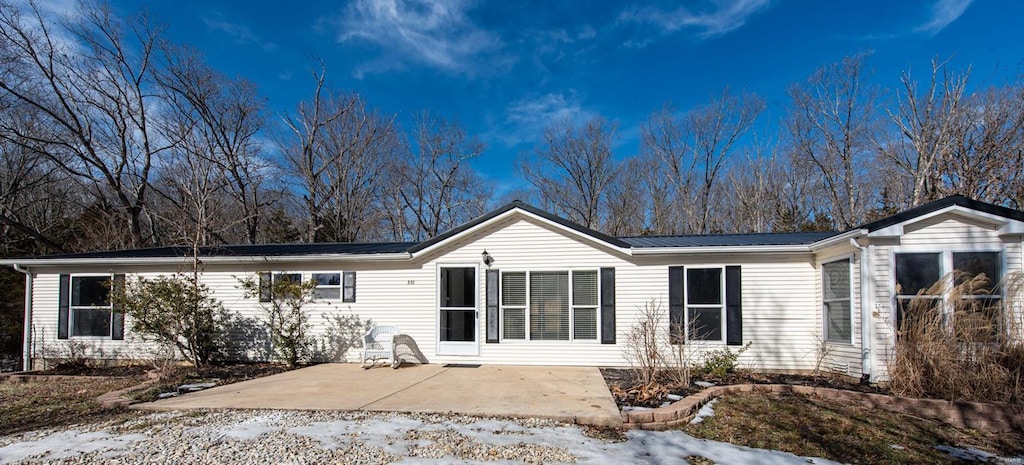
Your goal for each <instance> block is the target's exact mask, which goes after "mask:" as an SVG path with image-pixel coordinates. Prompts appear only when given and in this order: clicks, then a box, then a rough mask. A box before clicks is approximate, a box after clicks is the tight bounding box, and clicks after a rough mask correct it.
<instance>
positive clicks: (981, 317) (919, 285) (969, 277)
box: [894, 251, 1002, 340]
mask: <svg viewBox="0 0 1024 465" xmlns="http://www.w3.org/2000/svg"><path fill="white" fill-rule="evenodd" d="M1001 257H1002V255H1001V253H1000V252H949V251H947V252H935V253H897V254H896V255H895V257H894V260H895V265H896V270H895V275H896V276H895V290H896V328H897V329H898V330H899V331H906V330H909V329H911V328H910V327H906V326H905V325H907V324H916V323H915V321H917V320H919V319H920V318H921V317H927V315H924V314H925V313H926V310H929V309H935V310H939V312H938V313H937V314H936V315H938V317H939V318H940V319H941V321H944V322H947V323H948V322H950V320H952V323H953V328H954V330H955V331H956V333H957V336H958V337H962V338H963V337H966V338H967V339H971V340H975V339H976V338H975V337H974V336H977V334H973V335H968V334H965V333H964V332H965V331H966V329H964V327H966V326H968V322H969V321H970V322H971V323H970V325H969V326H971V327H972V328H983V331H984V332H985V333H986V334H995V331H997V330H998V327H999V322H1000V318H1001V305H1002V288H1001V286H1000V280H1001V279H1002V266H1001V263H1002V261H1001ZM950 275H951V276H952V277H951V278H948V276H950ZM944 277H947V278H944ZM943 279H950V280H951V281H946V282H944V283H943V282H942V281H943ZM950 285H952V286H955V287H956V289H957V292H956V295H957V297H958V300H956V301H949V302H945V301H944V300H945V299H946V297H947V296H949V294H950ZM944 304H948V305H944Z"/></svg>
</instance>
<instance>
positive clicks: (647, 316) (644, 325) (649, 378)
mask: <svg viewBox="0 0 1024 465" xmlns="http://www.w3.org/2000/svg"><path fill="white" fill-rule="evenodd" d="M637 309H638V310H639V312H638V314H637V317H638V320H637V322H636V324H634V325H633V328H632V329H631V330H630V331H629V334H627V335H626V353H625V355H626V359H627V360H629V363H630V365H632V366H633V370H635V371H636V374H637V378H639V379H640V383H641V384H642V385H643V386H651V385H652V384H654V383H655V375H656V374H657V371H658V367H659V366H660V365H661V363H662V356H661V338H662V336H661V333H660V332H659V330H658V327H659V325H660V323H661V322H662V321H663V318H664V316H665V311H664V309H662V307H661V303H660V302H658V300H657V299H651V300H649V301H647V303H645V304H644V306H643V307H637Z"/></svg>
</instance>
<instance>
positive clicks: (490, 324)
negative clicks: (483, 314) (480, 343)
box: [485, 270, 501, 344]
mask: <svg viewBox="0 0 1024 465" xmlns="http://www.w3.org/2000/svg"><path fill="white" fill-rule="evenodd" d="M500 276H501V275H500V274H499V273H498V270H487V274H486V276H485V279H486V281H487V282H486V284H485V287H486V291H487V297H486V298H487V342H488V343H491V344H496V343H497V342H498V340H499V338H498V326H499V325H498V318H499V315H498V313H499V312H498V282H499V278H500Z"/></svg>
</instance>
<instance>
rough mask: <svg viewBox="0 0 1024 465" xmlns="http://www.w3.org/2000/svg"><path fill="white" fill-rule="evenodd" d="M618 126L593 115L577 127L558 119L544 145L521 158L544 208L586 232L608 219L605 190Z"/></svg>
mask: <svg viewBox="0 0 1024 465" xmlns="http://www.w3.org/2000/svg"><path fill="white" fill-rule="evenodd" d="M615 131H616V125H615V124H614V123H611V122H609V121H607V120H605V119H604V118H602V117H595V118H592V119H590V120H589V121H586V122H585V123H582V124H580V125H576V124H575V123H573V122H572V121H571V120H564V121H559V122H557V123H554V124H552V125H551V126H549V127H548V128H547V129H546V130H545V131H544V144H543V146H542V147H539V148H537V149H536V150H534V152H533V154H532V156H529V155H527V156H524V157H522V158H521V159H520V160H519V163H518V170H519V172H520V173H521V174H522V175H523V177H524V178H526V180H527V181H528V182H529V183H530V184H532V185H533V187H534V189H535V190H536V192H537V195H538V196H539V198H540V201H541V203H542V204H543V205H545V206H547V207H549V208H552V209H553V210H554V211H555V212H557V213H560V214H563V215H565V216H566V217H567V218H568V219H569V220H571V221H575V222H577V223H579V224H582V225H583V226H586V227H588V228H597V227H600V226H601V224H602V223H603V221H604V218H605V216H606V212H605V205H604V202H605V201H606V196H607V190H608V188H609V186H611V184H612V182H613V180H614V178H615V171H616V168H617V166H616V162H615V160H614V159H613V158H612V144H613V143H614V141H615Z"/></svg>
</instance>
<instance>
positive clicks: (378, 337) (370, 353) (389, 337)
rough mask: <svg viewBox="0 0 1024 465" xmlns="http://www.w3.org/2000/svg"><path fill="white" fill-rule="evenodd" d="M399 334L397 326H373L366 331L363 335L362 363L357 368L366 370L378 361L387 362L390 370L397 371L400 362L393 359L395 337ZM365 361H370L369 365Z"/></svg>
mask: <svg viewBox="0 0 1024 465" xmlns="http://www.w3.org/2000/svg"><path fill="white" fill-rule="evenodd" d="M399 333H400V331H399V330H398V326H391V325H379V326H374V327H373V328H371V329H370V330H369V331H367V332H366V334H365V335H363V361H362V362H360V364H359V367H360V368H363V369H367V368H370V367H372V366H373V365H375V364H376V363H377V361H378V360H387V361H388V363H389V364H390V365H391V368H396V369H397V368H398V365H399V364H400V363H401V361H400V360H398V358H396V357H395V336H397V335H398V334H399ZM367 361H370V364H369V365H367V364H366V362H367Z"/></svg>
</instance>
